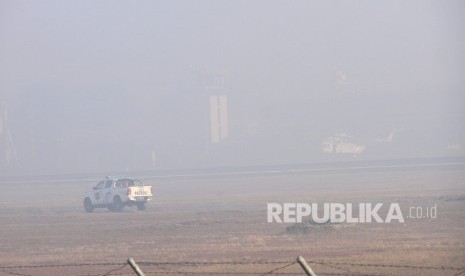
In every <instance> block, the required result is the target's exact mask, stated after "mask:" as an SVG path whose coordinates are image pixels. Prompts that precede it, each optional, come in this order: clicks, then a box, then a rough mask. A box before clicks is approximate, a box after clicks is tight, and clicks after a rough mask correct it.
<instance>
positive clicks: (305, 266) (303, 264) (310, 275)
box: [297, 256, 316, 276]
mask: <svg viewBox="0 0 465 276" xmlns="http://www.w3.org/2000/svg"><path fill="white" fill-rule="evenodd" d="M297 262H298V263H299V264H300V266H301V267H302V268H303V270H304V271H305V273H307V275H308V276H316V274H315V272H313V270H312V269H311V268H310V266H309V265H308V264H307V261H305V259H304V257H302V256H299V257H298V258H297Z"/></svg>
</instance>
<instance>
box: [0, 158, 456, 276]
mask: <svg viewBox="0 0 465 276" xmlns="http://www.w3.org/2000/svg"><path fill="white" fill-rule="evenodd" d="M144 182H145V183H147V184H151V185H153V186H154V191H155V192H156V197H155V199H154V201H152V202H151V203H150V204H149V205H148V208H147V210H146V211H143V212H141V211H138V210H137V209H136V208H135V207H129V208H126V209H125V210H124V211H123V212H120V213H112V212H109V211H107V210H106V209H99V210H96V211H95V212H94V213H91V214H88V213H85V212H84V211H83V207H82V200H83V194H84V192H85V191H86V190H89V189H91V187H92V186H93V185H95V183H94V182H93V181H78V182H59V183H15V184H1V192H0V199H1V201H0V205H1V208H0V222H1V227H0V248H1V250H0V275H135V274H134V273H132V272H131V270H130V268H129V267H128V266H124V267H123V265H124V263H125V261H126V260H127V258H128V257H133V258H134V259H135V260H136V261H137V262H139V263H141V268H142V270H144V271H145V272H146V274H147V275H150V274H159V275H164V274H169V275H193V274H197V275H230V274H231V275H233V274H234V275H255V274H257V275H261V274H266V273H269V274H296V275H304V274H303V271H302V269H301V268H300V267H299V265H298V264H296V263H295V259H296V257H297V256H299V255H302V256H304V257H305V259H306V260H307V261H309V263H310V266H311V267H312V268H313V270H314V271H315V273H316V274H317V275H394V274H397V275H416V274H418V275H419V274H421V275H438V274H439V275H459V274H460V273H462V274H464V275H465V238H464V237H465V212H464V210H465V167H460V166H459V167H454V168H448V169H445V168H423V169H418V168H417V169H413V168H412V169H392V170H367V171H362V170H356V171H346V172H336V173H334V172H321V173H317V172H310V173H305V172H303V173H266V174H250V175H240V176H234V175H228V176H215V177H174V178H162V179H146V180H145V181H144ZM269 202H277V203H283V202H291V203H295V202H303V203H314V202H320V203H322V202H328V203H330V202H340V203H353V204H358V203H363V202H371V203H377V202H381V203H386V204H389V203H391V202H395V203H399V204H400V206H401V209H402V212H403V213H404V215H405V214H407V213H408V211H409V208H410V207H419V206H420V207H422V208H426V207H429V206H434V205H436V206H437V218H435V219H434V218H419V219H413V218H410V219H408V218H406V221H405V223H398V222H392V223H389V224H387V223H371V224H347V223H343V224H337V225H311V224H309V223H305V222H304V223H302V224H299V225H293V224H290V223H282V224H279V223H267V213H266V207H267V203H269Z"/></svg>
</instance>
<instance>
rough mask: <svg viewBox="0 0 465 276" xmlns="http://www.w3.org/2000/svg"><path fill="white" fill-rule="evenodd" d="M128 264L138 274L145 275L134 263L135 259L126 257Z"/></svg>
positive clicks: (139, 275)
mask: <svg viewBox="0 0 465 276" xmlns="http://www.w3.org/2000/svg"><path fill="white" fill-rule="evenodd" d="M128 264H129V265H130V266H131V268H132V269H133V270H134V272H135V273H136V274H137V275H138V276H145V274H144V272H142V270H140V268H139V266H138V265H137V264H136V261H134V259H133V258H129V259H128Z"/></svg>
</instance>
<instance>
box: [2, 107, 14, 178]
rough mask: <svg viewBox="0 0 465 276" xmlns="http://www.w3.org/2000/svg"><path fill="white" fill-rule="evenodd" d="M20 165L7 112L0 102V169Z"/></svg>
mask: <svg viewBox="0 0 465 276" xmlns="http://www.w3.org/2000/svg"><path fill="white" fill-rule="evenodd" d="M17 164H18V158H17V156H16V150H15V147H14V144H13V138H12V136H11V132H10V130H9V128H8V117H7V110H6V108H5V105H4V104H3V102H1V101H0V169H1V170H3V169H8V168H11V167H13V166H16V165H17Z"/></svg>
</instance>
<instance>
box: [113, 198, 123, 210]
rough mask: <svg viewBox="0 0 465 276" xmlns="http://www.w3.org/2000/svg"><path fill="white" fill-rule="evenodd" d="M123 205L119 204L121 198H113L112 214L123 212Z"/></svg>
mask: <svg viewBox="0 0 465 276" xmlns="http://www.w3.org/2000/svg"><path fill="white" fill-rule="evenodd" d="M123 208H124V205H123V202H121V198H119V196H117V197H115V198H114V199H113V208H112V209H113V212H121V211H123Z"/></svg>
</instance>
